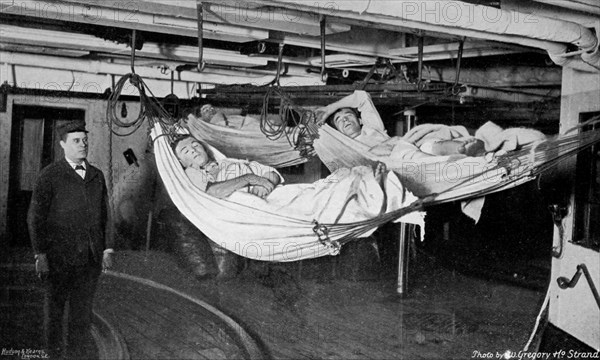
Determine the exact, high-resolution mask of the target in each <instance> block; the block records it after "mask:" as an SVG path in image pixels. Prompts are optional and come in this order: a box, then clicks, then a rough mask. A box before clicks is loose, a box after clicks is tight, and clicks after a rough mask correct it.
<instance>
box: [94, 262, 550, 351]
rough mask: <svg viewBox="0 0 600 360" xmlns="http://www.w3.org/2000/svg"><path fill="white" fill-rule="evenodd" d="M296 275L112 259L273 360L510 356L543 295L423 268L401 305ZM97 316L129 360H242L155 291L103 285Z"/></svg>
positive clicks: (286, 270)
mask: <svg viewBox="0 0 600 360" xmlns="http://www.w3.org/2000/svg"><path fill="white" fill-rule="evenodd" d="M295 266H296V265H293V264H269V263H262V264H259V265H256V264H255V265H253V266H249V267H246V268H245V269H244V270H243V271H242V272H241V273H240V274H239V276H238V277H236V278H234V279H231V280H227V281H217V280H204V281H200V280H197V279H195V278H194V277H192V276H191V275H189V274H188V273H187V272H186V271H185V270H183V269H181V268H180V267H179V266H178V265H177V262H176V261H175V259H174V257H172V256H171V255H169V254H165V253H160V252H150V253H148V254H145V253H139V252H121V253H119V254H118V256H117V259H116V270H118V271H122V272H126V273H130V274H134V275H138V276H142V277H145V278H148V279H152V280H154V281H157V282H159V283H163V284H167V285H169V286H171V287H173V288H176V289H179V290H181V291H184V292H186V293H188V294H191V295H193V296H196V297H198V298H200V299H203V300H205V301H207V302H208V303H210V304H212V305H215V306H216V307H218V308H219V309H221V310H222V311H223V312H225V313H227V314H228V315H230V316H231V317H232V318H234V319H235V320H236V321H238V322H239V323H240V324H241V325H242V326H243V327H244V328H245V329H246V330H247V331H248V332H250V333H251V334H252V335H253V337H254V338H255V339H256V340H257V341H258V342H259V343H260V344H261V345H262V347H263V348H264V350H265V351H266V353H267V354H268V356H269V357H272V358H275V359H470V358H472V356H473V354H474V352H476V351H479V352H482V353H484V352H488V351H489V352H493V353H494V354H495V353H496V352H502V353H503V352H505V351H506V350H509V349H510V350H513V351H515V350H516V351H518V350H521V349H522V348H523V346H524V344H525V343H526V341H527V338H528V336H529V334H530V332H531V329H532V327H533V324H534V321H535V316H536V315H537V312H538V310H539V306H540V305H541V302H542V299H543V295H544V294H542V293H541V292H538V291H533V290H528V289H523V288H517V287H513V286H509V285H504V284H498V283H492V282H489V281H483V280H477V279H472V278H468V277H465V276H462V275H458V274H455V273H453V272H451V271H448V270H446V269H442V268H439V267H435V266H432V265H423V266H421V267H420V269H416V270H415V271H413V273H412V274H411V278H410V284H411V292H410V295H409V296H408V297H407V298H404V299H400V298H398V297H397V296H395V280H394V279H392V278H387V279H381V280H370V281H348V280H341V279H325V280H315V279H306V278H304V279H299V278H298V277H297V276H296V272H295V270H294V269H295V268H296V267H295ZM269 267H271V271H268V272H265V268H269ZM96 310H97V311H98V312H100V313H101V314H102V315H103V316H104V317H105V318H107V320H109V321H110V322H111V323H112V324H113V326H115V327H117V328H118V329H119V331H121V333H122V335H123V337H124V338H125V341H126V343H127V345H128V346H129V350H130V354H131V357H132V358H134V359H136V358H139V359H146V358H153V359H160V358H165V359H166V358H213V359H214V358H238V357H240V356H241V353H240V352H239V350H236V347H235V344H234V343H233V342H232V340H231V338H229V337H228V336H227V334H226V333H224V332H222V331H221V330H220V329H219V327H218V326H215V325H214V324H210V323H207V322H205V321H204V319H203V318H202V316H201V315H202V314H201V313H197V312H196V311H197V309H196V310H195V308H194V306H192V305H190V304H189V303H186V302H181V300H180V299H175V298H173V297H171V296H169V295H168V294H165V293H161V292H159V291H158V290H155V289H145V288H143V287H140V286H137V285H133V284H132V283H129V282H126V281H125V280H119V279H115V278H110V277H107V276H104V277H103V278H102V281H101V284H100V287H99V290H98V293H97V297H96Z"/></svg>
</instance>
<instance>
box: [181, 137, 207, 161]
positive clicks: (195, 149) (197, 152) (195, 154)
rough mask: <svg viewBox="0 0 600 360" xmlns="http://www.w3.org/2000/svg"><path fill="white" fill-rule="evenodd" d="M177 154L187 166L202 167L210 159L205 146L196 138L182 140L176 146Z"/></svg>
mask: <svg viewBox="0 0 600 360" xmlns="http://www.w3.org/2000/svg"><path fill="white" fill-rule="evenodd" d="M175 154H176V155H177V157H178V158H179V160H180V161H181V164H183V166H185V167H195V168H202V167H203V166H204V165H206V164H207V163H208V162H209V161H210V157H209V156H208V154H207V153H206V150H205V149H204V146H202V144H201V143H200V142H198V140H196V139H194V138H187V139H183V140H181V141H180V142H179V143H178V144H177V147H176V148H175Z"/></svg>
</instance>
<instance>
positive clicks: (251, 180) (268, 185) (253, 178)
mask: <svg viewBox="0 0 600 360" xmlns="http://www.w3.org/2000/svg"><path fill="white" fill-rule="evenodd" d="M244 176H246V179H247V180H248V184H249V185H253V186H254V185H258V186H262V187H264V188H265V190H267V194H270V193H271V191H273V189H274V188H275V185H274V184H273V183H272V182H271V181H269V179H267V178H264V177H262V176H258V175H254V174H247V175H244Z"/></svg>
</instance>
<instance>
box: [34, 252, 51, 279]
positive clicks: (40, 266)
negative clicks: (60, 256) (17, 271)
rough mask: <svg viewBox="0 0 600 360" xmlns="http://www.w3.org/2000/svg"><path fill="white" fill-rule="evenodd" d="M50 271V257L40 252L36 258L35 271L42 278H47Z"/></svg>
mask: <svg viewBox="0 0 600 360" xmlns="http://www.w3.org/2000/svg"><path fill="white" fill-rule="evenodd" d="M49 272H50V269H49V268H48V258H47V257H46V254H38V255H37V256H36V258H35V273H36V274H37V276H38V277H39V278H40V280H46V279H47V278H48V273H49Z"/></svg>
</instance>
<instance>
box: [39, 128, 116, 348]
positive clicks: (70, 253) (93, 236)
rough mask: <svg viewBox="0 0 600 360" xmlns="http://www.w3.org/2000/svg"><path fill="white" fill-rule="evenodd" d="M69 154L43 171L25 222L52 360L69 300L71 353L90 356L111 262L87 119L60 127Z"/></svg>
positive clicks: (102, 196) (102, 186)
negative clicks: (101, 281) (98, 297)
mask: <svg viewBox="0 0 600 360" xmlns="http://www.w3.org/2000/svg"><path fill="white" fill-rule="evenodd" d="M58 134H59V136H60V146H61V147H62V148H63V150H64V154H65V157H64V158H63V159H60V160H58V161H56V162H54V163H53V164H51V165H49V166H47V167H46V168H44V169H43V170H42V172H41V173H40V175H39V177H38V179H37V181H36V184H35V187H34V190H33V196H32V198H31V204H30V206H29V213H28V217H27V222H28V225H29V234H30V236H31V243H32V245H33V250H34V252H35V259H36V263H35V265H36V266H35V268H36V273H37V274H38V276H39V277H40V279H42V280H43V281H44V285H45V287H46V295H45V302H44V335H45V341H46V346H47V350H48V352H49V355H50V356H51V357H52V358H55V357H60V356H62V354H63V351H64V349H65V347H64V346H63V345H64V344H63V327H62V319H63V313H64V308H65V304H66V302H67V301H68V302H69V309H70V310H69V314H68V320H69V321H68V324H69V326H68V343H67V347H66V350H67V354H68V356H69V357H72V358H74V359H82V358H89V357H90V353H92V354H93V351H95V347H94V344H93V340H92V339H91V334H90V324H91V319H92V305H93V301H94V293H95V291H96V284H97V283H98V278H99V276H100V272H101V270H103V269H104V270H106V269H108V268H109V267H110V266H111V265H112V258H111V257H112V252H113V250H112V245H113V238H112V231H111V228H112V225H111V223H110V211H109V207H108V195H107V190H106V183H105V180H104V175H103V174H102V171H100V170H99V169H98V168H96V167H94V166H92V165H90V164H89V163H88V162H87V160H86V157H87V152H88V136H87V131H86V130H85V123H84V122H83V121H71V122H68V123H66V124H64V125H62V126H60V127H59V128H58Z"/></svg>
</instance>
